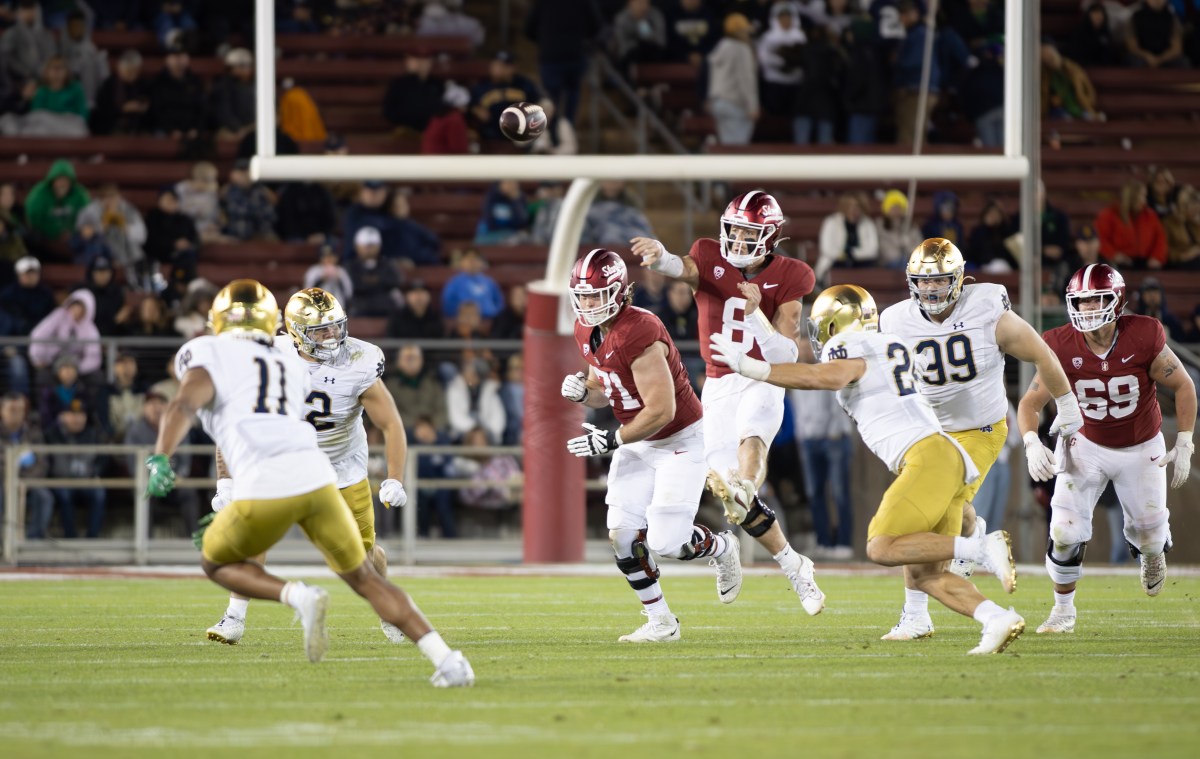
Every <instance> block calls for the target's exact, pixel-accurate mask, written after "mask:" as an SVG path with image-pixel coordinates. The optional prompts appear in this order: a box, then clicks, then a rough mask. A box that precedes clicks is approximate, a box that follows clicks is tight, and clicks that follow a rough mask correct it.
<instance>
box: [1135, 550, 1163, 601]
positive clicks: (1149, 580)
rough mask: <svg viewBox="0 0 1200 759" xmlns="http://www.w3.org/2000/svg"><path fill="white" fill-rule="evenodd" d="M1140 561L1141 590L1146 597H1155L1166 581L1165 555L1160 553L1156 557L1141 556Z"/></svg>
mask: <svg viewBox="0 0 1200 759" xmlns="http://www.w3.org/2000/svg"><path fill="white" fill-rule="evenodd" d="M1141 561H1142V588H1143V589H1144V590H1145V591H1146V595H1148V596H1157V595H1158V594H1159V593H1161V592H1162V589H1163V585H1165V584H1166V581H1167V555H1166V554H1165V553H1160V554H1158V555H1157V556H1147V555H1146V554H1142V555H1141Z"/></svg>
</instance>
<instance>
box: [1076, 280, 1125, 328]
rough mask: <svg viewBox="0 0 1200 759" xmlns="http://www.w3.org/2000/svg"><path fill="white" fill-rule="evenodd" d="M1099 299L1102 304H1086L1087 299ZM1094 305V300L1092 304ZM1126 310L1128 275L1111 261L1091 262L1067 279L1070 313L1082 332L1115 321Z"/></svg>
mask: <svg viewBox="0 0 1200 759" xmlns="http://www.w3.org/2000/svg"><path fill="white" fill-rule="evenodd" d="M1093 299H1096V300H1098V301H1099V306H1098V307H1095V308H1086V309H1085V308H1082V306H1083V301H1085V300H1086V301H1091V300H1093ZM1089 305H1090V304H1089ZM1124 310H1125V278H1124V277H1122V276H1121V273H1120V272H1119V271H1117V270H1116V269H1114V268H1113V267H1111V266H1109V265H1108V264H1088V265H1087V266H1085V267H1083V268H1082V269H1080V270H1079V271H1077V272H1075V274H1074V275H1072V276H1071V281H1070V282H1068V283H1067V314H1068V315H1069V316H1070V317H1071V326H1072V327H1074V328H1075V329H1077V330H1079V331H1080V332H1094V331H1096V330H1098V329H1100V328H1101V327H1103V326H1104V325H1105V324H1112V323H1113V322H1115V321H1116V320H1117V317H1118V316H1120V315H1121V312H1122V311H1124Z"/></svg>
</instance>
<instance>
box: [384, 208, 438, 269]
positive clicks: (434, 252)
mask: <svg viewBox="0 0 1200 759" xmlns="http://www.w3.org/2000/svg"><path fill="white" fill-rule="evenodd" d="M379 232H380V235H381V236H382V237H383V246H382V248H381V250H380V253H381V254H382V255H383V257H384V258H407V259H408V260H409V261H412V262H413V263H414V264H416V265H418V266H424V265H433V264H440V263H441V262H442V259H441V255H440V254H439V251H441V249H442V241H441V239H440V238H438V236H437V235H436V234H434V233H433V230H431V229H429V228H428V227H426V226H425V225H423V224H421V223H419V222H416V221H413V220H412V219H400V218H396V217H394V216H393V217H391V218H390V219H388V222H387V224H385V225H384V226H383V227H381V228H380V230H379Z"/></svg>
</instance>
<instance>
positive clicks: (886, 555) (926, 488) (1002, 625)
mask: <svg viewBox="0 0 1200 759" xmlns="http://www.w3.org/2000/svg"><path fill="white" fill-rule="evenodd" d="M877 329H878V311H877V310H876V309H875V301H874V299H873V298H871V296H870V294H869V293H867V291H866V290H863V289H862V288H861V287H857V286H855V285H836V286H834V287H831V288H829V289H827V290H825V291H824V292H823V293H821V294H820V295H819V296H818V297H817V300H816V301H815V302H814V303H813V308H812V316H811V317H810V319H809V335H810V336H811V337H812V341H813V348H814V350H815V352H816V354H817V355H819V356H820V357H821V363H819V364H798V363H779V364H769V363H767V362H766V361H760V360H758V359H756V358H752V357H750V356H749V355H747V351H746V349H745V348H744V347H743V346H742V345H741V344H740V343H736V342H734V341H733V340H731V339H729V338H728V337H726V336H725V335H723V334H720V333H716V334H713V335H711V336H710V339H711V340H712V346H713V358H714V360H716V361H720V362H721V363H723V364H726V365H727V366H729V367H730V368H732V369H733V370H734V371H736V372H737V373H738V374H741V375H742V376H744V377H749V378H751V379H755V380H759V381H761V382H768V383H770V384H772V385H776V386H779V387H785V388H795V389H799V390H835V391H837V400H838V403H839V404H840V405H841V407H842V408H843V409H844V410H845V411H846V413H847V414H849V416H850V418H851V419H853V420H854V423H855V424H857V425H858V431H859V434H860V435H861V436H862V439H863V442H864V443H866V444H867V447H868V448H870V449H871V451H872V452H874V453H875V455H876V456H878V457H879V458H880V459H882V460H883V462H884V463H885V464H887V465H888V468H889V469H891V470H892V471H893V472H895V473H896V474H897V475H898V476H897V477H896V479H895V481H893V482H892V484H891V485H890V486H889V487H888V489H887V492H885V493H884V495H883V500H882V502H880V504H879V509H878V510H877V511H876V513H875V516H874V517H873V518H872V519H871V524H870V526H869V527H868V528H867V556H868V558H870V559H871V561H874V562H875V563H877V564H882V565H884V566H891V567H894V566H903V567H904V578H905V584H906V585H908V586H909V587H914V588H919V589H921V590H923V591H924V592H926V593H929V594H930V595H932V596H933V597H934V598H936V599H938V600H939V601H941V602H942V603H943V604H945V605H946V606H947V607H949V608H950V609H952V610H954V611H956V612H958V613H959V614H963V615H965V616H968V617H974V619H975V620H976V621H978V622H979V623H980V624H981V625H983V635H982V637H981V639H980V641H979V645H978V646H976V647H975V648H973V649H972V650H971V651H970V653H972V654H990V653H999V652H1000V651H1003V650H1004V649H1005V647H1007V646H1008V645H1009V644H1010V643H1011V642H1012V641H1014V640H1016V638H1017V636H1019V635H1020V634H1021V633H1022V632H1023V631H1024V629H1025V620H1024V619H1022V618H1021V616H1020V615H1019V614H1017V613H1016V612H1015V611H1014V610H1012V609H1003V608H1001V607H1000V606H999V605H997V604H995V603H993V602H992V601H989V600H987V599H986V598H984V597H983V595H982V594H981V593H980V592H979V590H978V589H977V588H976V587H975V586H974V585H972V584H971V583H970V582H968V581H967V580H965V579H963V578H962V577H958V576H957V575H954V574H951V573H950V572H948V571H946V563H947V562H948V561H949V560H951V559H969V560H971V561H975V562H977V563H979V564H980V565H982V566H983V567H985V568H987V569H988V570H989V571H991V572H994V573H995V575H996V577H997V578H998V579H999V580H1000V582H1001V584H1002V585H1003V587H1004V589H1005V591H1007V592H1009V593H1011V592H1013V590H1014V589H1015V588H1016V582H1017V573H1016V567H1015V566H1014V565H1013V560H1012V552H1011V551H1010V550H1009V540H1008V534H1007V533H1005V532H1003V531H996V532H993V533H991V534H989V535H986V536H983V535H980V536H974V537H970V538H964V537H961V536H959V534H958V533H959V531H960V529H961V526H962V508H963V503H964V502H965V500H966V494H967V492H968V488H970V486H971V484H972V483H973V482H975V481H976V480H977V479H978V477H979V471H978V469H977V468H976V467H975V464H974V463H973V462H972V461H971V457H970V455H969V454H968V453H967V452H966V451H965V450H964V449H963V447H962V446H961V445H959V444H958V442H956V441H955V440H954V438H952V437H951V436H949V435H948V434H946V433H945V432H944V431H942V428H941V425H940V424H939V423H938V420H937V416H936V415H935V414H934V412H933V409H932V408H931V407H930V404H929V401H928V399H926V398H925V397H924V396H923V395H921V394H920V393H919V392H917V389H916V382H915V380H914V379H913V372H912V368H913V363H912V357H911V355H910V353H909V350H908V347H907V346H906V345H905V344H904V342H903V340H902V339H901V338H899V337H898V336H896V335H888V334H884V333H881V332H878V331H877Z"/></svg>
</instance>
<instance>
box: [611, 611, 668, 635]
mask: <svg viewBox="0 0 1200 759" xmlns="http://www.w3.org/2000/svg"><path fill="white" fill-rule="evenodd" d="M642 613H643V614H645V615H646V616H647V617H649V618H650V621H648V622H646V624H644V625H642V626H641V627H639V628H638V629H636V630H634V631H633V632H631V633H629V634H628V635H622V636H621V637H620V638H617V641H618V642H620V643H663V642H665V641H668V640H679V620H678V619H677V618H676V617H675V616H673V615H671V614H651V613H650V612H648V611H646V610H644V609H643V610H642Z"/></svg>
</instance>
